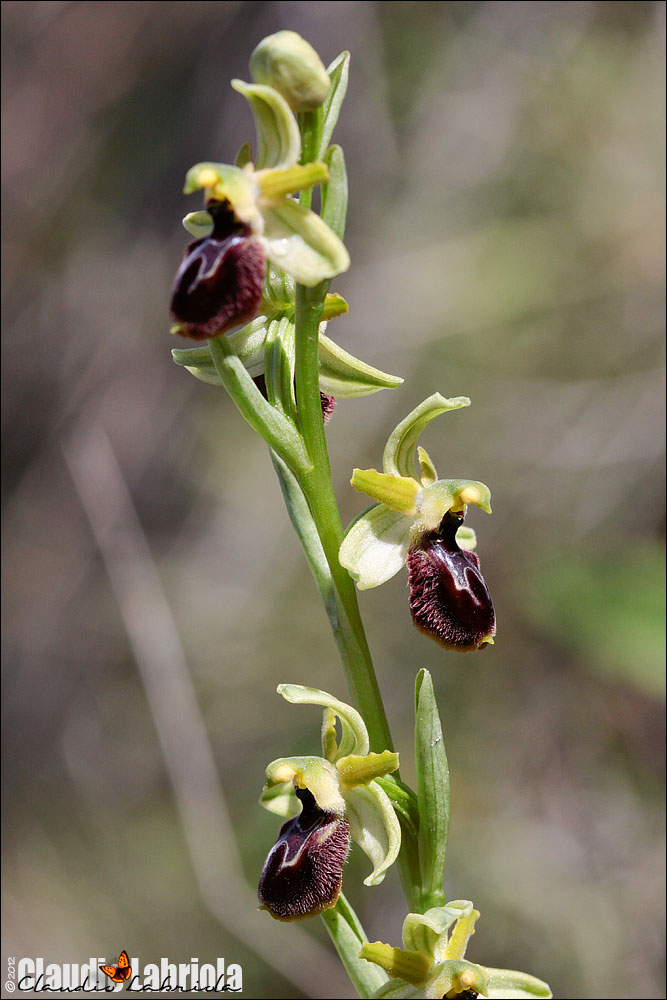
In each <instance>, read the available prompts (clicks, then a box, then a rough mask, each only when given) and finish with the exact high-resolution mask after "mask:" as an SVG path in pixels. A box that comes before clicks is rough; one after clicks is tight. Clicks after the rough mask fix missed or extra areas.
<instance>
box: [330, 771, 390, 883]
mask: <svg viewBox="0 0 667 1000" xmlns="http://www.w3.org/2000/svg"><path fill="white" fill-rule="evenodd" d="M344 798H345V806H346V809H345V816H346V819H347V821H348V823H349V824H350V835H351V837H352V840H354V842H355V843H356V844H358V845H359V847H360V848H361V849H362V851H363V852H364V854H366V855H367V857H369V858H370V860H371V863H372V865H373V871H372V872H371V874H370V875H368V876H367V878H365V879H364V885H379V884H380V882H382V880H383V879H384V876H385V873H386V871H387V869H388V868H390V867H391V865H393V863H394V861H395V860H396V858H397V857H398V852H399V851H400V849H401V827H400V824H399V822H398V818H397V816H396V813H395V812H394V810H393V807H392V805H391V801H390V799H389V797H388V796H387V794H386V793H385V792H383V790H382V789H381V788H380V786H379V785H378V783H377V781H371V782H370V784H368V785H356V786H355V787H354V788H346V789H345V795H344Z"/></svg>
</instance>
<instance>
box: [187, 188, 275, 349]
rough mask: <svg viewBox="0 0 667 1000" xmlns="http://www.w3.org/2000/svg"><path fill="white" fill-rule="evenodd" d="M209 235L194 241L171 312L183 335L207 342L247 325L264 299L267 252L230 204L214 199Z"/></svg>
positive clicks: (211, 207)
mask: <svg viewBox="0 0 667 1000" xmlns="http://www.w3.org/2000/svg"><path fill="white" fill-rule="evenodd" d="M208 212H209V214H210V215H211V216H212V218H213V232H212V233H211V235H210V236H206V237H204V239H201V240H195V242H194V243H191V244H190V246H189V247H188V248H187V250H186V252H185V256H184V258H183V261H182V262H181V266H180V267H179V269H178V271H177V273H176V277H175V279H174V287H173V290H172V297H171V314H172V316H173V317H174V319H175V320H178V322H179V324H180V330H179V332H180V333H181V334H182V335H183V336H185V337H192V338H194V339H195V340H205V339H206V338H208V337H215V336H218V334H221V333H226V332H227V331H228V330H231V329H232V328H233V327H235V326H239V325H240V324H242V323H248V322H249V321H250V320H251V319H252V318H253V317H254V316H255V315H256V313H257V310H258V308H259V304H260V302H261V298H262V283H263V281H264V273H265V267H266V262H265V255H264V249H263V247H262V244H261V243H260V241H259V240H258V239H257V238H256V237H254V236H253V234H252V231H251V229H250V227H249V226H247V225H246V224H245V223H243V222H240V221H239V220H238V219H237V218H236V216H235V214H234V212H233V211H232V209H231V208H230V206H229V205H228V204H227V203H226V202H217V203H215V202H212V203H209V205H208Z"/></svg>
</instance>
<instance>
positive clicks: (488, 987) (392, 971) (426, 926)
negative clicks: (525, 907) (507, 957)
mask: <svg viewBox="0 0 667 1000" xmlns="http://www.w3.org/2000/svg"><path fill="white" fill-rule="evenodd" d="M478 917H479V913H478V911H477V910H475V909H474V908H473V904H472V903H471V902H470V901H469V900H466V899H457V900H453V901H452V902H451V903H447V905H446V906H435V907H433V908H432V909H430V910H427V911H426V913H424V914H421V913H409V914H408V915H407V917H406V918H405V920H404V922H403V948H392V947H391V946H390V945H388V944H382V942H380V941H375V942H371V943H368V944H365V945H363V947H362V949H361V952H360V955H359V957H360V958H363V959H366V960H367V961H368V962H374V963H375V964H376V965H379V966H380V968H381V969H383V970H384V971H385V972H386V973H387V975H388V976H389V977H390V978H389V980H388V981H387V982H386V983H385V984H384V985H383V986H381V987H380V989H379V990H378V991H377V992H376V993H375V997H376V1000H380V998H396V1000H398V998H413V1000H445V998H447V1000H449V998H454V997H455V998H457V1000H474V998H476V997H487V998H489V1000H494V998H497V1000H500V998H501V997H517V998H521V997H545V998H548V997H551V996H552V993H551V990H550V989H549V987H548V986H547V984H546V983H544V982H542V980H541V979H536V978H535V976H529V975H528V974H527V973H525V972H515V971H514V970H512V969H492V968H488V967H486V966H483V965H476V964H475V963H474V962H468V961H466V960H465V958H464V956H465V953H466V949H467V947H468V942H469V940H470V938H471V937H472V935H473V934H474V932H475V923H476V921H477V919H478ZM450 929H451V931H450Z"/></svg>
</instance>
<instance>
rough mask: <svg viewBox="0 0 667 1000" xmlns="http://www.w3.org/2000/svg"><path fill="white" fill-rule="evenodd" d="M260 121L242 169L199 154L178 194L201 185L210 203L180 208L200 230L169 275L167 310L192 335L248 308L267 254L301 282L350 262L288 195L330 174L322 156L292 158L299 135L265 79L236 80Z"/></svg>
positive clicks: (250, 312)
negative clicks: (198, 208)
mask: <svg viewBox="0 0 667 1000" xmlns="http://www.w3.org/2000/svg"><path fill="white" fill-rule="evenodd" d="M232 86H233V87H234V88H235V89H236V90H238V91H239V92H240V93H241V94H243V95H244V96H245V97H246V98H247V99H248V101H249V103H250V106H251V108H252V110H253V113H254V115H255V122H256V127H257V139H258V146H257V158H256V163H255V164H254V165H253V164H252V163H247V164H245V166H244V167H243V168H241V167H239V166H231V165H229V164H222V163H198V164H197V165H196V166H194V167H192V168H191V169H190V170H189V171H188V174H187V176H186V179H185V188H184V190H185V193H186V194H191V193H192V192H194V191H197V190H201V189H203V190H204V193H205V199H206V206H207V210H206V211H202V212H193V213H190V214H189V215H187V216H186V217H185V219H184V220H183V224H184V226H185V228H186V229H187V230H188V231H189V232H190V233H192V234H193V235H194V236H196V237H198V238H197V239H196V240H195V242H194V243H191V244H190V246H189V247H188V248H187V250H186V253H185V256H184V258H183V261H182V263H181V266H180V267H179V269H178V272H177V274H176V278H175V280H174V287H173V292H172V299H171V313H172V316H173V318H174V319H175V320H176V321H177V326H176V328H175V329H177V330H178V332H179V333H181V334H183V335H184V336H187V337H192V338H194V339H196V340H201V339H206V338H209V337H212V336H218V335H220V334H222V333H226V332H227V331H228V330H231V329H232V328H233V327H235V326H239V325H240V324H241V323H247V322H248V321H249V320H250V319H252V317H253V316H255V315H256V314H257V312H258V310H259V308H260V304H261V301H262V284H263V281H264V275H265V271H266V262H267V261H272V262H273V263H274V264H275V265H276V266H277V267H279V268H281V269H282V270H284V271H286V272H287V273H288V274H290V275H292V277H294V278H295V279H296V280H297V281H299V282H300V283H301V284H303V285H316V284H318V282H320V281H323V280H324V279H325V278H332V277H334V276H335V275H336V274H340V273H341V272H342V271H345V270H347V268H348V267H349V264H350V258H349V255H348V252H347V250H346V249H345V246H344V244H343V243H342V241H341V240H340V239H339V238H338V236H336V235H335V233H333V232H332V231H331V229H330V228H329V227H328V226H327V224H326V223H325V222H324V221H323V220H322V219H321V218H320V216H319V215H317V214H316V213H315V212H311V211H310V210H309V209H307V208H304V207H303V206H302V205H300V204H299V203H298V202H297V201H295V200H294V199H293V198H291V197H290V195H291V194H294V193H296V192H298V191H301V190H303V189H304V188H309V187H312V186H313V185H315V184H319V183H321V182H322V181H326V180H327V178H328V168H327V166H326V164H324V163H319V162H314V163H308V164H305V165H303V166H302V165H300V164H299V157H300V155H301V139H300V136H299V129H298V126H297V123H296V119H295V117H294V114H293V113H292V111H291V109H290V107H289V105H288V104H287V102H286V101H285V99H284V98H283V97H281V95H280V94H279V93H278V92H277V91H276V90H274V89H273V88H272V87H267V86H264V85H261V84H246V83H243V82H241V81H240V80H234V81H233V83H232Z"/></svg>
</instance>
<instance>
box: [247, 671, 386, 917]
mask: <svg viewBox="0 0 667 1000" xmlns="http://www.w3.org/2000/svg"><path fill="white" fill-rule="evenodd" d="M278 693H279V694H281V695H282V696H283V698H285V699H286V700H287V701H290V702H293V703H296V704H305V705H320V706H322V707H323V708H324V721H323V725H322V752H323V755H324V756H323V757H281V758H279V759H278V760H274V761H273V762H272V763H271V764H269V766H268V767H267V769H266V783H265V786H264V791H263V792H262V796H261V798H260V802H261V804H262V805H263V806H264V807H265V809H268V810H269V811H270V812H275V813H277V814H278V815H281V816H290V815H292V814H293V813H294V812H295V811H296V810H297V808H298V805H299V803H300V804H301V812H299V813H298V814H297V815H296V816H292V818H291V819H289V820H288V821H287V822H286V823H285V824H283V826H282V827H281V829H280V832H279V834H278V839H277V840H276V843H275V844H274V846H273V847H272V849H271V851H270V852H269V855H268V857H267V859H266V861H265V863H264V867H263V869H262V874H261V877H260V881H259V889H258V896H259V900H260V903H261V905H262V906H263V907H264V909H266V910H268V912H269V913H270V914H271V916H273V917H275V918H276V919H277V920H301V919H304V918H306V917H312V916H314V915H315V914H317V913H321V912H322V911H323V910H326V909H328V908H329V907H331V906H334V905H335V904H336V900H337V899H338V894H339V893H340V889H341V884H342V879H343V866H344V864H345V860H346V858H347V855H348V852H349V847H350V840H353V841H354V842H355V843H357V844H359V846H360V847H361V848H362V850H363V851H364V852H365V853H366V854H367V855H368V857H369V858H370V860H371V861H372V863H373V871H372V872H371V874H370V875H369V876H368V877H367V878H366V879H365V884H366V885H377V884H379V883H380V882H381V881H382V879H383V878H384V875H385V872H386V871H387V869H388V868H389V867H390V866H391V865H392V864H393V862H394V861H395V860H396V857H397V856H398V851H399V848H400V845H401V831H400V826H399V823H398V819H397V818H396V814H395V812H394V810H393V807H392V805H391V802H390V800H389V798H388V796H387V794H386V793H385V792H384V791H383V789H382V788H381V787H380V785H379V784H378V782H377V781H376V780H375V779H376V778H380V777H383V776H385V775H387V774H390V773H391V772H392V771H395V770H396V769H397V768H398V754H395V753H393V752H391V751H388V750H385V751H384V752H383V753H380V754H378V753H369V743H368V732H367V730H366V726H365V725H364V721H363V719H362V718H361V716H360V715H359V713H358V712H357V711H355V709H353V708H352V707H351V706H350V705H346V704H345V703H344V702H341V701H338V700H337V699H336V698H333V697H332V696H331V695H329V694H327V693H326V692H325V691H318V690H316V689H315V688H308V687H302V686H301V685H297V684H281V685H280V686H279V687H278ZM336 720H338V721H339V723H340V728H341V734H340V740H339V739H338V736H337V733H336Z"/></svg>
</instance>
